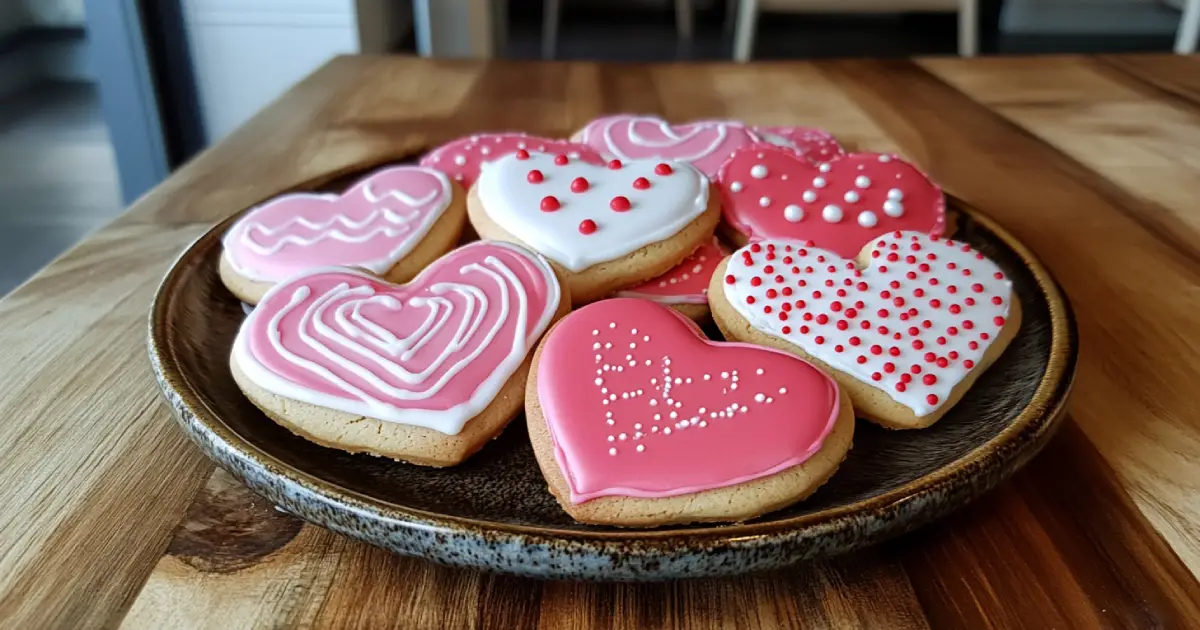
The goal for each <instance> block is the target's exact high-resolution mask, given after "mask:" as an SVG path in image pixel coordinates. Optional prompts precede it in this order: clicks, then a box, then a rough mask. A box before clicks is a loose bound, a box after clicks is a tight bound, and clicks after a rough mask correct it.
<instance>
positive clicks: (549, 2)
mask: <svg viewBox="0 0 1200 630" xmlns="http://www.w3.org/2000/svg"><path fill="white" fill-rule="evenodd" d="M561 3H562V0H545V2H543V3H542V59H554V54H555V48H556V47H557V46H558V14H559V9H560V8H561V6H560V5H561Z"/></svg>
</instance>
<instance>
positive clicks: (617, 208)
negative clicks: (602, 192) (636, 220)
mask: <svg viewBox="0 0 1200 630" xmlns="http://www.w3.org/2000/svg"><path fill="white" fill-rule="evenodd" d="M572 186H574V184H573V183H572ZM608 207H609V208H612V209H613V211H614V212H628V211H629V208H630V207H632V206H631V205H630V203H629V198H628V197H625V196H623V195H617V196H616V197H613V198H612V201H610V202H608Z"/></svg>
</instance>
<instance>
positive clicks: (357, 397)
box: [230, 241, 570, 466]
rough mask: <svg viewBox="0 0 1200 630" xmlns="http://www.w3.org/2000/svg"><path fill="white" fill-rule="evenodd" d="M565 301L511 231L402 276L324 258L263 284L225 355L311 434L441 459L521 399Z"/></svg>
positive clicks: (298, 429) (510, 412) (513, 410)
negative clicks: (400, 280) (536, 354)
mask: <svg viewBox="0 0 1200 630" xmlns="http://www.w3.org/2000/svg"><path fill="white" fill-rule="evenodd" d="M569 308H570V296H569V295H568V294H567V292H566V291H565V290H564V289H563V288H562V287H561V285H560V283H559V281H558V279H557V277H556V276H555V274H554V271H553V269H552V268H551V267H550V265H549V263H547V262H546V260H545V259H544V258H542V257H541V256H538V255H537V254H535V253H533V252H530V251H528V250H526V249H524V248H522V247H519V246H516V245H511V244H508V243H496V242H489V241H479V242H475V243H471V244H469V245H466V246H464V247H461V248H459V249H457V250H454V251H453V252H451V253H449V254H447V255H446V256H444V257H442V258H440V259H438V260H437V261H436V262H435V263H433V264H432V265H430V266H429V267H428V268H426V269H425V270H424V271H422V272H421V273H420V274H419V275H418V276H417V277H416V278H414V279H413V280H412V281H411V282H409V283H408V284H403V285H397V284H392V283H389V282H386V281H384V280H381V279H379V278H378V277H375V276H374V275H371V274H368V273H364V272H362V271H358V270H354V269H349V268H339V267H326V268H321V269H315V270H310V271H308V272H305V273H303V274H301V275H298V276H294V277H292V278H290V279H289V280H287V281H285V282H282V283H279V284H277V285H276V286H275V287H274V288H272V289H271V290H270V291H268V292H267V294H266V296H264V297H263V299H262V300H261V301H260V302H259V304H258V306H257V307H256V308H255V309H254V310H253V312H251V313H250V315H249V317H247V318H246V320H245V322H244V323H243V324H242V327H241V329H240V330H239V331H238V335H237V338H236V339H235V341H234V344H233V352H232V354H231V357H230V367H231V369H232V371H233V376H234V378H235V380H236V381H237V383H238V386H239V387H240V388H241V389H242V391H243V392H244V393H245V394H246V396H247V397H248V398H249V399H250V401H251V402H253V403H254V404H255V405H256V406H258V407H259V408H260V409H262V410H263V411H264V412H265V413H266V415H267V416H268V417H270V418H271V419H273V420H274V421H275V422H277V423H279V424H281V425H283V426H284V427H286V428H288V429H289V430H291V431H292V432H294V433H296V434H298V435H300V436H302V437H305V438H307V439H309V440H311V441H313V442H316V443H318V444H322V445H325V446H330V447H333V448H338V449H341V450H345V451H350V452H365V453H370V454H373V455H380V456H384V457H391V458H393V459H397V460H403V461H408V462H412V463H415V464H422V465H427V466H452V465H454V464H457V463H459V462H461V461H463V460H464V459H466V458H467V457H469V456H470V455H471V454H472V453H474V452H476V451H477V450H478V449H480V448H481V447H482V446H483V445H484V444H486V443H487V441H488V440H490V439H492V438H493V437H495V436H496V435H497V434H498V433H499V432H500V431H501V430H503V429H504V427H505V426H506V425H507V424H508V422H509V421H510V420H511V419H512V418H513V417H514V416H516V415H517V414H518V413H519V412H520V410H521V406H522V396H521V392H522V389H523V387H524V385H525V378H526V375H527V374H528V371H529V364H530V356H529V355H530V354H531V352H530V351H531V349H532V348H533V346H534V344H535V343H537V341H538V339H539V338H540V337H541V335H542V333H543V332H544V331H545V330H546V329H547V328H548V327H549V326H550V324H551V323H552V322H553V321H554V320H555V319H557V318H559V317H561V316H562V315H563V314H565V313H566V312H567V311H568V310H569Z"/></svg>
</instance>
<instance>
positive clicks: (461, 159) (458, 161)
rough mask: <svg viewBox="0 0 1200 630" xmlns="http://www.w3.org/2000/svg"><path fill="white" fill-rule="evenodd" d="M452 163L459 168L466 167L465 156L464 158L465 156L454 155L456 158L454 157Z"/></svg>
mask: <svg viewBox="0 0 1200 630" xmlns="http://www.w3.org/2000/svg"><path fill="white" fill-rule="evenodd" d="M454 163H455V164H457V165H459V166H466V164H467V156H465V155H456V156H454Z"/></svg>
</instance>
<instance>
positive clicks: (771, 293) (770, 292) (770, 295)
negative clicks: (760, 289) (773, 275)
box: [767, 289, 779, 300]
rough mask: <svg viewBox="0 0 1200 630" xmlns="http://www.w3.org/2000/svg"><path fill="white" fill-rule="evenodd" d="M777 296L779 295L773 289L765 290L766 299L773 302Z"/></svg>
mask: <svg viewBox="0 0 1200 630" xmlns="http://www.w3.org/2000/svg"><path fill="white" fill-rule="evenodd" d="M778 295H779V293H778V292H777V291H775V289H767V297H768V298H770V299H772V300H773V299H775V297H776V296H778Z"/></svg>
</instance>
